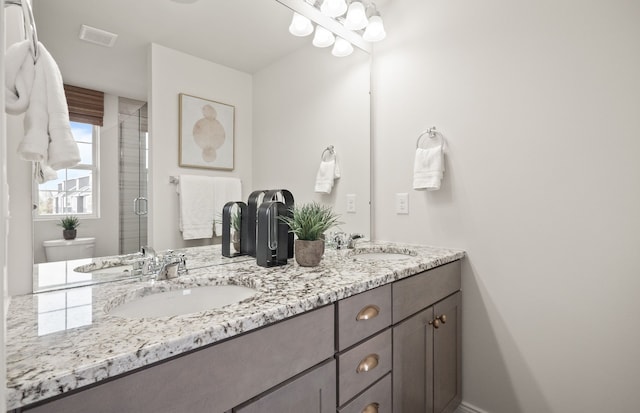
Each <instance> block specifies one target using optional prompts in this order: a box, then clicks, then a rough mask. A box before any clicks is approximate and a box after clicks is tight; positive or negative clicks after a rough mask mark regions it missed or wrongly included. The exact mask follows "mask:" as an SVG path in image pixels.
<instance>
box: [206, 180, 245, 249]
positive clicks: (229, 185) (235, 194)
mask: <svg viewBox="0 0 640 413" xmlns="http://www.w3.org/2000/svg"><path fill="white" fill-rule="evenodd" d="M212 179H213V208H214V211H215V213H216V217H220V219H216V220H215V233H216V236H218V237H221V236H222V209H223V208H224V204H226V203H227V202H229V201H234V202H237V201H241V200H242V183H241V181H240V179H239V178H219V177H216V178H212Z"/></svg>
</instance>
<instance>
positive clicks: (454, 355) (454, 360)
mask: <svg viewBox="0 0 640 413" xmlns="http://www.w3.org/2000/svg"><path fill="white" fill-rule="evenodd" d="M460 310H461V309H460V293H456V294H454V295H452V296H451V297H449V298H447V299H445V300H442V301H440V302H439V303H437V304H436V305H435V306H434V310H433V312H434V313H435V315H434V317H438V318H439V319H440V320H441V323H440V326H439V327H438V328H437V329H434V330H433V381H434V383H433V408H434V410H433V411H434V413H451V412H453V411H455V409H456V408H457V407H458V405H459V404H460V401H461V396H462V395H461V381H462V377H461V375H462V371H461V368H460V367H461V363H460V355H461V340H460V338H461V322H460V321H461V320H460ZM442 320H444V322H443V321H442Z"/></svg>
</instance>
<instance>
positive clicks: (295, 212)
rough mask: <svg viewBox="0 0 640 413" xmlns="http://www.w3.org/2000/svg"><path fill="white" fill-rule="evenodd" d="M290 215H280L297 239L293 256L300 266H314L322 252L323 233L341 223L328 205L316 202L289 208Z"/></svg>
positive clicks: (318, 262) (320, 257) (318, 261)
mask: <svg viewBox="0 0 640 413" xmlns="http://www.w3.org/2000/svg"><path fill="white" fill-rule="evenodd" d="M291 214H292V215H291V216H290V217H284V216H283V217H280V219H282V221H283V222H285V223H287V225H289V228H290V231H291V232H293V233H294V234H295V235H296V237H297V239H296V240H295V242H294V256H295V259H296V262H297V263H298V264H299V265H300V266H302V267H316V266H318V264H320V260H321V259H322V254H323V253H324V233H325V231H327V230H328V229H329V228H331V227H334V226H336V225H339V224H341V222H339V221H338V215H336V214H335V213H334V212H333V210H332V209H331V207H330V206H325V205H320V204H318V203H316V202H311V203H308V204H302V205H301V206H295V207H293V208H292V209H291Z"/></svg>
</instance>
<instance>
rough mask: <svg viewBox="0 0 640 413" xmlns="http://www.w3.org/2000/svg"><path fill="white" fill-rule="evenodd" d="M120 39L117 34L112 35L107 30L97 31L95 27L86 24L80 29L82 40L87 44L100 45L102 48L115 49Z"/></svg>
mask: <svg viewBox="0 0 640 413" xmlns="http://www.w3.org/2000/svg"><path fill="white" fill-rule="evenodd" d="M117 38H118V35H117V34H114V33H110V32H108V31H106V30H100V29H96V28H95V27H91V26H87V25H85V24H83V25H82V27H81V28H80V40H84V41H85V42H89V43H94V44H99V45H100V46H105V47H113V45H114V44H115V43H116V39H117Z"/></svg>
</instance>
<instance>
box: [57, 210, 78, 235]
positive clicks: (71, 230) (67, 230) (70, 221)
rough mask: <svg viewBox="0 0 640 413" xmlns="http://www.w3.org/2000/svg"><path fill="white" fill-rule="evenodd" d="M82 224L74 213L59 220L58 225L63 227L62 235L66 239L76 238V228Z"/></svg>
mask: <svg viewBox="0 0 640 413" xmlns="http://www.w3.org/2000/svg"><path fill="white" fill-rule="evenodd" d="M79 225H80V220H79V219H78V217H76V216H74V215H68V216H66V217H64V218H62V219H61V220H60V222H58V226H61V227H62V236H63V237H64V239H66V240H72V239H75V238H76V228H78V226H79Z"/></svg>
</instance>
